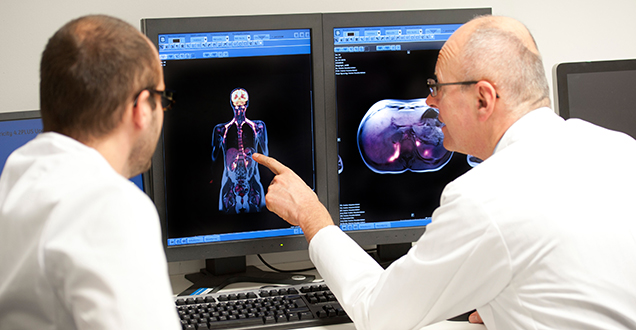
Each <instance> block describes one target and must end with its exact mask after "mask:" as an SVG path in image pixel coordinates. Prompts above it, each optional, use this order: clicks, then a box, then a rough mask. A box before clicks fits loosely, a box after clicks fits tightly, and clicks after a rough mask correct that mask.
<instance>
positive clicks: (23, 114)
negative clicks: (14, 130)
mask: <svg viewBox="0 0 636 330" xmlns="http://www.w3.org/2000/svg"><path fill="white" fill-rule="evenodd" d="M38 118H42V116H41V114H40V110H21V111H7V112H0V121H10V120H26V119H38Z"/></svg>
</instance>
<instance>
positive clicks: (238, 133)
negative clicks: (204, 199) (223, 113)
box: [212, 88, 269, 213]
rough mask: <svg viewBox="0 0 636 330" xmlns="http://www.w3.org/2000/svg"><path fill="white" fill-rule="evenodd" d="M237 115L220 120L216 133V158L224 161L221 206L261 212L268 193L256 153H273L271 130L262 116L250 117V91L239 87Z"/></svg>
mask: <svg viewBox="0 0 636 330" xmlns="http://www.w3.org/2000/svg"><path fill="white" fill-rule="evenodd" d="M230 104H231V106H232V110H233V111H234V117H233V118H232V120H230V121H229V122H227V123H222V124H218V125H216V126H215V127H214V133H213V134H212V161H213V162H215V161H216V160H217V159H219V158H221V159H222V160H223V163H224V169H223V178H222V181H221V193H220V196H219V210H220V211H223V212H226V213H247V212H259V211H260V210H261V208H263V207H265V193H264V190H263V185H262V184H261V177H260V172H259V169H258V164H257V163H256V162H255V161H254V160H253V159H252V154H253V153H255V152H260V153H262V154H264V155H269V151H268V148H267V130H266V128H265V123H264V122H263V121H261V120H249V119H248V118H247V117H246V114H245V113H246V111H247V107H248V105H249V95H248V93H247V91H246V90H245V89H243V88H236V89H234V90H233V91H232V93H231V95H230Z"/></svg>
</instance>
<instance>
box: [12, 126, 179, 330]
mask: <svg viewBox="0 0 636 330" xmlns="http://www.w3.org/2000/svg"><path fill="white" fill-rule="evenodd" d="M0 329H50V330H57V329H60V330H62V329H65V330H67V329H118V330H121V329H180V325H179V320H178V316H177V314H176V309H175V306H174V302H173V298H172V292H171V287H170V282H169V279H168V271H167V264H166V259H165V255H164V252H163V248H162V244H161V231H160V225H159V219H158V216H157V211H156V209H155V208H154V205H153V204H152V202H151V201H150V199H149V198H148V197H147V196H146V195H145V194H144V193H143V192H142V191H140V190H139V189H138V188H137V187H136V186H135V185H134V184H133V183H131V182H130V181H128V180H126V179H125V178H124V177H122V176H121V175H119V174H118V173H116V172H115V171H114V170H113V168H112V167H111V166H110V165H109V164H108V162H107V161H106V160H105V159H104V158H103V157H102V156H101V155H100V154H99V153H98V152H97V151H96V150H94V149H92V148H89V147H87V146H85V145H83V144H81V143H79V142H77V141H75V140H73V139H71V138H69V137H66V136H63V135H60V134H57V133H43V134H40V135H39V136H37V137H36V138H35V139H34V140H32V141H31V142H29V143H27V144H26V145H25V146H24V147H22V148H20V149H18V150H17V151H16V152H14V153H13V154H12V155H11V156H10V157H9V159H8V160H7V163H6V166H5V167H4V170H3V173H2V177H1V178H0Z"/></svg>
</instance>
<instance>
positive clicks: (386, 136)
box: [358, 99, 453, 174]
mask: <svg viewBox="0 0 636 330" xmlns="http://www.w3.org/2000/svg"><path fill="white" fill-rule="evenodd" d="M438 115H439V112H438V110H437V109H435V108H431V107H429V106H428V105H427V104H426V99H411V100H393V99H388V100H382V101H379V102H376V103H375V104H374V105H373V106H371V108H369V110H368V111H367V113H366V115H365V116H364V117H363V118H362V120H361V122H360V126H359V127H358V149H359V151H360V155H361V157H362V159H363V160H364V163H365V164H366V165H367V167H368V168H369V169H371V170H372V171H373V172H376V173H380V174H399V173H404V172H406V171H411V172H416V173H423V172H432V171H438V170H440V169H441V168H443V167H444V166H445V165H446V164H447V163H448V162H449V161H450V159H451V157H452V155H453V153H452V152H450V151H448V150H446V149H445V148H444V145H443V142H444V134H443V133H442V127H443V125H444V124H443V123H442V122H440V121H439V119H438Z"/></svg>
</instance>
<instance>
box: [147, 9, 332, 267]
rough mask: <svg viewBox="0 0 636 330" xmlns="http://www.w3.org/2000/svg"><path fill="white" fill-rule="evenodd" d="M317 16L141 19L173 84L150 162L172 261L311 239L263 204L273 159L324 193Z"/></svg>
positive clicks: (294, 245) (283, 247)
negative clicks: (263, 160)
mask: <svg viewBox="0 0 636 330" xmlns="http://www.w3.org/2000/svg"><path fill="white" fill-rule="evenodd" d="M320 18H321V16H320V15H276V16H254V17H200V18H174V19H144V20H142V29H143V30H144V31H145V33H146V35H148V37H149V38H150V39H151V40H152V41H153V42H155V43H156V44H157V46H158V49H159V56H160V59H161V60H162V65H163V72H164V79H165V83H166V88H167V89H170V90H173V91H174V92H175V93H176V94H175V95H176V100H177V103H176V104H175V106H174V107H173V108H172V109H171V110H170V111H168V112H166V113H165V118H164V128H163V134H162V137H161V140H160V143H159V147H158V149H157V153H156V155H155V158H154V161H153V163H154V164H153V176H154V191H155V195H154V200H155V204H156V205H157V207H158V209H159V214H160V218H161V219H162V226H163V233H164V240H165V242H164V243H165V244H166V252H167V256H168V260H187V259H203V258H218V257H232V256H241V255H246V254H257V253H267V252H279V251H288V250H295V249H304V248H306V241H305V239H304V237H303V236H302V231H301V230H300V228H299V227H295V226H291V225H289V224H288V223H287V222H285V221H284V220H282V219H280V218H279V217H278V216H277V215H275V214H274V213H272V212H270V211H269V210H267V208H266V206H265V200H264V198H265V196H264V195H265V193H266V192H267V187H268V185H269V183H270V182H271V180H272V178H273V174H272V173H271V172H270V171H269V170H268V169H266V168H264V167H262V166H259V165H258V164H256V163H255V162H254V161H253V160H252V158H251V155H252V154H253V153H254V152H259V153H263V154H266V155H269V156H272V157H275V158H276V159H278V160H279V161H281V162H282V163H284V164H285V165H287V166H288V167H290V168H291V169H292V170H294V171H295V172H296V173H297V174H298V175H299V176H300V177H301V178H302V179H303V180H304V181H305V183H307V185H308V186H310V187H311V188H313V189H314V191H316V193H317V194H318V196H319V197H320V198H321V199H323V200H324V199H326V183H325V180H326V179H325V174H324V168H325V167H326V166H325V159H324V158H325V157H324V156H323V155H324V113H323V110H322V109H323V106H322V103H323V98H324V96H323V93H322V84H323V83H322V51H321V41H322V38H321V29H320V22H321V20H320Z"/></svg>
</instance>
